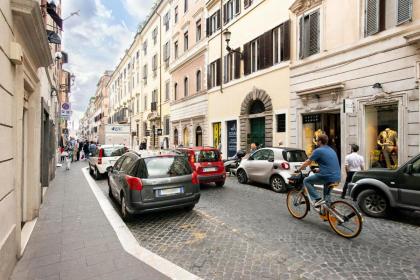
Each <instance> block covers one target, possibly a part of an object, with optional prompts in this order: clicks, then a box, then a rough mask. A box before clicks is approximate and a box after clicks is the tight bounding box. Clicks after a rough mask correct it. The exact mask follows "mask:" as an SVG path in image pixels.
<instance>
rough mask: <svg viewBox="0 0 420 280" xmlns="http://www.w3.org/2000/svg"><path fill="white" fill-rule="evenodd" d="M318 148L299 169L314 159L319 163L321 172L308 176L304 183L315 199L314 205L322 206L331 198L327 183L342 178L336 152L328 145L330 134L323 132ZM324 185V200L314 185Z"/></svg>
mask: <svg viewBox="0 0 420 280" xmlns="http://www.w3.org/2000/svg"><path fill="white" fill-rule="evenodd" d="M317 144H318V148H316V149H315V150H314V152H313V153H312V155H311V156H310V158H309V159H307V160H306V161H305V162H304V163H303V164H302V166H301V167H300V168H299V170H298V171H302V170H303V169H305V168H306V167H307V166H309V165H311V163H312V162H313V161H315V162H316V163H318V165H319V172H317V173H316V174H314V175H312V176H309V177H306V178H305V179H304V180H303V184H304V185H305V187H306V188H307V190H308V193H309V195H310V196H311V198H312V199H313V200H314V201H315V204H314V206H315V207H320V206H321V205H322V204H324V203H325V202H326V201H328V200H329V194H330V191H331V190H330V189H328V187H327V186H325V185H326V184H330V183H335V182H339V181H340V179H341V171H340V164H339V162H338V157H337V154H336V152H335V151H334V150H333V149H332V148H331V147H330V146H328V136H327V135H325V134H322V135H320V136H319V137H318V140H317ZM315 184H316V185H324V200H322V199H321V197H320V196H319V194H318V192H317V191H316V190H315V187H314V185H315Z"/></svg>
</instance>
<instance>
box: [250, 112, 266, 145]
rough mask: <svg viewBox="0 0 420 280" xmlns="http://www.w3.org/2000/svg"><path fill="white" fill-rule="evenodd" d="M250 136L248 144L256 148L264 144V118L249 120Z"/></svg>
mask: <svg viewBox="0 0 420 280" xmlns="http://www.w3.org/2000/svg"><path fill="white" fill-rule="evenodd" d="M250 128H251V130H250V134H249V137H248V144H251V143H255V144H256V145H257V146H259V145H263V146H264V143H265V118H264V117H262V118H253V119H250Z"/></svg>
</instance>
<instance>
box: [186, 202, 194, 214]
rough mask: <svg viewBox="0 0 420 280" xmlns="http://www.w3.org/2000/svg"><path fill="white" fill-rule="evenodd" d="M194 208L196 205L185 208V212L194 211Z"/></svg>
mask: <svg viewBox="0 0 420 280" xmlns="http://www.w3.org/2000/svg"><path fill="white" fill-rule="evenodd" d="M194 207H195V204H193V205H190V206H187V207H185V208H184V209H185V211H187V212H191V211H192V210H193V209H194Z"/></svg>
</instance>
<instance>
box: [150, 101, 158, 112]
mask: <svg viewBox="0 0 420 280" xmlns="http://www.w3.org/2000/svg"><path fill="white" fill-rule="evenodd" d="M150 110H151V111H152V112H154V111H157V102H156V101H154V102H152V103H150Z"/></svg>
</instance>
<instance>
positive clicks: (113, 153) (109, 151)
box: [102, 147, 123, 157]
mask: <svg viewBox="0 0 420 280" xmlns="http://www.w3.org/2000/svg"><path fill="white" fill-rule="evenodd" d="M122 148H123V147H107V148H102V149H103V150H104V154H103V157H117V156H122V155H123V152H122V150H123V149H122Z"/></svg>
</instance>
